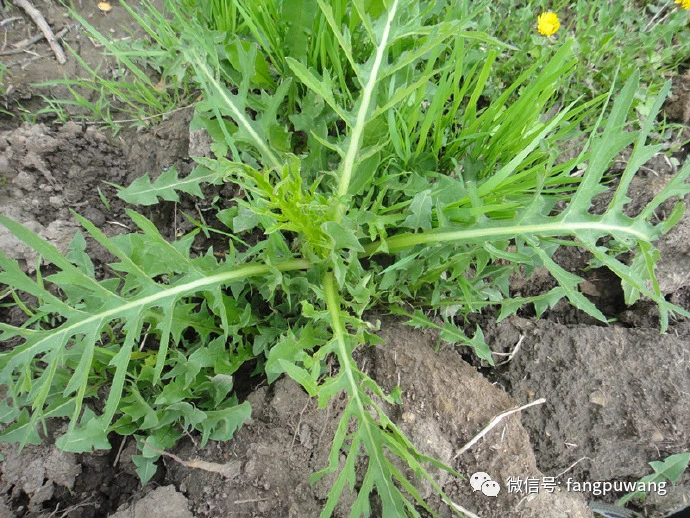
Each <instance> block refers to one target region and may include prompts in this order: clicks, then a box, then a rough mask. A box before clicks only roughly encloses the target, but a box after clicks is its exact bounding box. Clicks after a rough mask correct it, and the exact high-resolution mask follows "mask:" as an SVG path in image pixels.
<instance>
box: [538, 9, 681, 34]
mask: <svg viewBox="0 0 690 518" xmlns="http://www.w3.org/2000/svg"><path fill="white" fill-rule="evenodd" d="M677 1H678V0H676V2H677ZM683 1H684V2H690V0H683ZM560 28H561V22H560V21H559V20H558V15H557V14H556V13H552V12H551V11H546V12H545V13H542V14H540V15H539V17H538V18H537V29H538V30H539V34H543V35H544V36H553V35H554V34H556V31H558V29H560Z"/></svg>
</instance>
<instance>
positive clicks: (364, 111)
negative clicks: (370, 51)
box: [338, 0, 398, 196]
mask: <svg viewBox="0 0 690 518" xmlns="http://www.w3.org/2000/svg"><path fill="white" fill-rule="evenodd" d="M397 9H398V0H395V1H394V2H393V5H392V6H391V8H390V11H388V19H387V20H386V26H385V27H384V29H383V34H382V35H381V41H380V42H379V46H378V48H377V49H376V58H375V59H374V66H373V67H372V68H371V75H370V76H369V81H368V82H367V85H366V87H365V88H364V90H363V91H362V97H361V99H362V102H361V104H360V105H359V111H358V112H357V120H356V122H355V127H354V128H352V134H351V135H350V146H349V147H348V148H347V153H346V154H345V158H344V159H343V162H342V165H341V173H340V184H339V185H338V195H339V196H345V195H346V194H347V190H348V188H349V187H350V180H351V179H352V171H353V169H354V168H355V160H357V154H358V153H359V148H360V147H361V145H362V136H363V134H364V126H366V124H367V122H368V121H367V115H368V112H369V105H370V104H371V98H372V96H373V94H374V88H375V87H376V83H377V81H378V75H379V70H380V69H381V63H382V62H383V57H384V55H385V53H386V47H387V46H388V35H389V34H390V29H391V26H392V25H393V18H395V12H396V11H397Z"/></svg>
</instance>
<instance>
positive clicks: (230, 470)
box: [143, 441, 240, 479]
mask: <svg viewBox="0 0 690 518" xmlns="http://www.w3.org/2000/svg"><path fill="white" fill-rule="evenodd" d="M143 443H144V446H146V447H147V448H149V449H150V450H151V451H154V452H156V453H157V454H159V455H163V456H165V457H169V458H171V459H172V460H174V461H175V462H177V463H178V464H182V465H183V466H184V467H185V468H194V469H201V470H204V471H208V472H210V473H218V474H219V475H222V476H223V477H225V478H227V479H233V478H235V477H236V476H237V475H239V474H240V466H239V463H236V462H230V463H228V464H218V463H216V462H208V461H205V460H189V461H187V460H182V459H181V458H179V457H178V456H177V455H173V454H172V453H168V452H167V451H164V450H159V449H158V448H156V447H155V446H151V445H150V444H149V443H147V442H146V441H143Z"/></svg>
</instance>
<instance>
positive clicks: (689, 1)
mask: <svg viewBox="0 0 690 518" xmlns="http://www.w3.org/2000/svg"><path fill="white" fill-rule="evenodd" d="M676 3H677V4H680V6H681V7H682V8H683V9H690V0H676Z"/></svg>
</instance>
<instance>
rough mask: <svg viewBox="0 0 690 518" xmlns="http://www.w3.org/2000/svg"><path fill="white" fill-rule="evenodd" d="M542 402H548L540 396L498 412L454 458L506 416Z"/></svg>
mask: <svg viewBox="0 0 690 518" xmlns="http://www.w3.org/2000/svg"><path fill="white" fill-rule="evenodd" d="M542 403H546V399H544V398H540V399H537V400H536V401H532V402H531V403H527V404H526V405H522V406H521V407H518V408H513V409H512V410H506V411H505V412H503V413H501V414H498V415H497V416H496V417H494V418H493V419H492V420H491V422H490V423H489V424H488V426H487V427H486V428H484V429H483V430H482V431H481V432H479V433H478V434H477V435H475V436H474V438H473V439H472V440H471V441H470V442H468V443H467V444H465V446H463V447H462V448H460V451H459V452H457V453H456V454H455V457H453V460H455V459H457V458H458V457H459V456H460V455H462V454H463V453H465V452H466V451H467V450H469V449H470V448H471V447H472V446H474V445H475V444H476V443H478V442H479V440H480V439H481V438H482V437H484V436H485V435H486V434H487V433H489V431H490V430H491V429H492V428H493V427H494V426H496V425H497V424H498V423H500V422H501V421H502V420H503V418H504V417H508V416H509V415H511V414H514V413H516V412H519V411H520V410H524V409H525V408H529V407H531V406H534V405H541V404H542Z"/></svg>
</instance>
